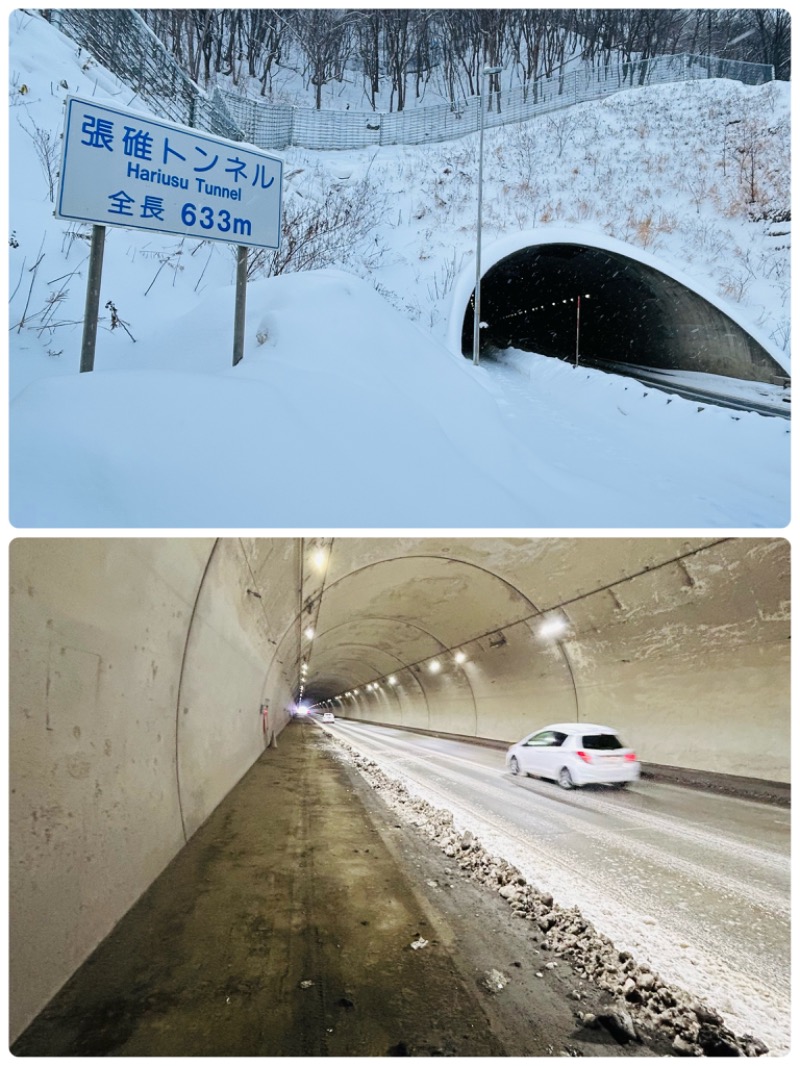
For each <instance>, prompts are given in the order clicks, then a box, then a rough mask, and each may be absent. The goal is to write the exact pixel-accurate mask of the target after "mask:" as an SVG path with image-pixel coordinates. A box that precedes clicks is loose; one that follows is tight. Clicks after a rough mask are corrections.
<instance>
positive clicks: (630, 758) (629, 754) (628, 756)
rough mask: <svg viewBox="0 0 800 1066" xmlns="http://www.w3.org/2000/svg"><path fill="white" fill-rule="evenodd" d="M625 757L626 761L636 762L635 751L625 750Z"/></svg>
mask: <svg viewBox="0 0 800 1066" xmlns="http://www.w3.org/2000/svg"><path fill="white" fill-rule="evenodd" d="M625 758H626V759H627V760H628V762H636V752H635V751H626V752H625Z"/></svg>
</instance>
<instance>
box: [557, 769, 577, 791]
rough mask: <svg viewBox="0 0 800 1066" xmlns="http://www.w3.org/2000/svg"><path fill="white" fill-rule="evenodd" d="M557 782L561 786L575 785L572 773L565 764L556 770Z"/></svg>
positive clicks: (571, 786)
mask: <svg viewBox="0 0 800 1066" xmlns="http://www.w3.org/2000/svg"><path fill="white" fill-rule="evenodd" d="M558 783H559V785H561V787H562V788H573V787H574V785H575V782H574V781H573V780H572V774H571V773H570V772H569V770H568V769H567V768H566V766H562V767H561V769H560V770H559V771H558Z"/></svg>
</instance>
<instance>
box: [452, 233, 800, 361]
mask: <svg viewBox="0 0 800 1066" xmlns="http://www.w3.org/2000/svg"><path fill="white" fill-rule="evenodd" d="M481 320H482V322H483V323H485V326H484V327H483V328H482V329H481V350H482V351H489V350H491V349H497V348H500V349H504V348H519V349H522V350H523V351H528V352H536V353H538V354H540V355H547V356H551V357H554V358H556V359H564V360H569V361H572V362H574V361H575V358H576V353H577V354H578V356H579V358H580V362H581V363H582V364H584V365H585V364H588V365H593V364H594V365H602V364H603V363H609V362H610V363H616V364H623V365H630V366H631V367H634V366H636V367H647V368H653V369H659V370H685V371H694V372H700V373H706V374H719V375H724V376H726V377H735V378H743V379H746V380H751V381H767V382H773V381H777V380H779V379H780V380H781V381H783V380H785V379H786V378H787V377H788V375H787V373H786V371H785V370H784V368H783V367H782V366H781V365H780V364H779V363H778V362H777V361H776V360H775V359H774V358H773V357H772V356H771V355H770V354H769V352H767V350H766V349H765V348H763V347H762V345H760V344H759V343H758V342H757V341H756V340H755V339H754V338H753V337H751V336H750V334H748V333H747V331H746V330H744V329H743V328H742V327H741V326H739V325H738V324H737V323H736V322H734V321H733V319H731V318H729V317H728V315H726V314H725V313H724V312H723V311H721V310H719V308H717V307H715V306H714V305H713V304H711V303H709V302H708V301H707V300H705V299H704V298H703V297H702V296H700V295H699V294H698V293H696V292H693V291H692V290H691V289H689V288H687V287H686V286H685V285H682V284H681V283H680V282H678V281H676V280H675V279H674V278H671V277H669V276H668V275H666V274H663V273H661V272H660V271H658V270H656V269H655V268H653V267H651V266H649V265H647V264H645V263H642V262H639V261H638V260H636V259H633V258H630V257H628V256H626V255H623V254H621V253H620V252H618V251H609V250H607V249H604V248H595V247H590V246H588V245H585V244H580V243H553V244H541V245H534V246H531V247H527V248H522V249H520V250H519V251H516V252H513V253H512V254H510V255H507V256H506V257H505V258H503V259H501V260H499V261H498V262H497V263H496V264H495V265H494V266H492V267H490V268H489V269H488V270H487V271H486V273H485V274H484V275H483V278H482V281H481ZM473 322H474V292H473V293H472V295H471V296H470V299H469V302H468V305H467V307H466V310H465V312H464V320H463V327H462V335H461V350H462V352H463V353H464V355H470V356H471V355H472V343H473Z"/></svg>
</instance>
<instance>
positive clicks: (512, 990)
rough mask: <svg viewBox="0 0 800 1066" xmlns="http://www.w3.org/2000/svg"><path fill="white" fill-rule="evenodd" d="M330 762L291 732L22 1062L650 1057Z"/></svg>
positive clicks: (515, 926) (303, 735)
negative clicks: (588, 1018)
mask: <svg viewBox="0 0 800 1066" xmlns="http://www.w3.org/2000/svg"><path fill="white" fill-rule="evenodd" d="M332 751H333V742H332V741H330V739H329V738H326V737H325V735H324V733H323V732H322V731H321V730H319V729H318V728H317V727H316V726H315V725H313V724H312V723H311V722H299V721H298V722H294V723H292V724H291V725H290V726H289V727H288V728H287V729H285V730H284V732H283V733H282V734H281V736H280V738H279V740H278V746H277V748H268V749H267V750H266V751H265V753H264V754H263V756H262V757H261V758H260V759H259V760H258V761H257V762H256V763H255V765H254V766H253V767H252V768H251V770H250V771H249V772H248V773H247V774H246V775H245V777H244V778H243V779H242V780H241V781H240V782H239V784H238V785H237V786H236V788H234V789H233V791H232V792H231V793H230V794H229V795H228V796H227V797H226V799H225V800H224V801H223V802H222V803H221V804H220V806H219V807H218V808H217V809H216V811H215V812H214V813H213V815H212V816H211V818H210V819H209V820H208V821H207V822H206V824H205V825H204V826H202V827H201V829H200V830H199V831H198V832H197V833H196V834H195V836H194V837H193V838H192V839H191V840H190V841H189V843H188V845H187V846H186V847H185V848H184V849H183V851H182V852H181V853H180V854H179V855H178V856H177V857H176V858H175V859H174V860H173V862H172V863H171V864H170V865H169V866H168V867H167V869H166V870H165V871H164V873H163V874H162V875H161V876H160V877H159V878H158V879H157V880H156V881H155V883H154V884H153V885H152V886H151V887H150V889H149V890H148V891H147V892H146V893H145V894H144V896H142V898H141V899H140V900H139V902H138V903H137V904H136V905H135V906H134V907H133V908H132V909H131V910H130V911H129V912H128V914H127V915H126V916H125V917H124V918H123V919H122V921H121V922H120V923H119V924H118V925H117V927H116V928H115V929H114V931H113V932H112V933H111V935H110V936H109V937H108V938H107V939H106V940H105V941H104V942H103V943H102V944H101V945H100V946H99V947H98V948H97V950H96V951H95V952H94V953H93V955H92V956H91V957H90V958H89V959H88V960H87V961H86V963H84V965H83V966H82V967H81V968H80V969H79V970H78V971H77V972H76V973H75V974H74V976H73V977H72V978H71V979H70V981H68V982H67V984H66V985H65V986H64V987H63V988H62V990H61V991H60V992H59V993H58V994H57V995H56V996H55V998H54V999H53V1000H52V1001H51V1003H50V1004H49V1005H48V1007H46V1008H45V1010H44V1011H42V1013H41V1014H40V1015H39V1016H38V1017H37V1018H36V1019H35V1020H34V1021H33V1023H32V1024H31V1025H30V1026H29V1027H28V1029H27V1030H26V1031H25V1032H24V1033H23V1034H22V1036H21V1037H20V1038H19V1039H18V1040H17V1041H16V1043H15V1044H14V1045H13V1046H12V1052H13V1053H14V1054H16V1055H47V1056H52V1055H57V1056H62V1055H72V1056H75V1055H81V1056H84V1055H106V1056H107V1055H113V1056H123V1055H125V1056H128V1055H139V1056H150V1055H159V1056H178V1055H181V1056H184V1055H192V1056H195V1055H226V1056H227V1055H237V1056H243V1055H259V1056H282V1055H293V1056H333V1055H340V1056H341V1055H357V1056H386V1055H389V1056H391V1055H446V1056H450V1057H452V1056H459V1057H460V1056H478V1055H482V1056H498V1055H501V1056H506V1055H517V1056H544V1055H552V1054H581V1055H602V1056H607V1055H626V1054H627V1055H631V1054H636V1055H637V1056H641V1055H643V1054H649V1055H652V1054H655V1049H654V1048H653V1049H651V1048H649V1047H648V1048H646V1049H644V1048H643V1047H642V1046H641V1045H631V1046H630V1048H629V1047H625V1046H621V1045H619V1044H617V1043H616V1042H615V1041H614V1040H613V1039H612V1038H611V1037H610V1036H609V1035H608V1034H607V1033H605V1032H604V1031H602V1030H588V1029H583V1028H580V1027H579V1026H578V1025H577V1023H576V1015H575V1007H576V1006H577V1005H576V1003H575V1002H574V1000H572V999H570V998H569V990H570V988H571V987H572V986H573V985H574V979H573V978H571V976H570V975H569V974H568V973H566V972H565V973H564V974H563V976H562V975H556V971H552V972H551V971H548V979H547V980H541V976H542V970H543V968H544V963H545V962H546V961H547V960H546V959H545V958H544V957H543V956H542V953H541V952H540V950H539V948H538V944H537V943H536V938H535V937H534V936H533V930H532V927H531V926H530V924H529V923H526V922H525V921H523V920H521V919H518V918H515V917H513V915H511V914H510V911H509V908H508V907H507V906H506V905H505V903H504V902H503V901H502V900H500V899H499V897H498V896H497V894H496V893H492V892H489V891H487V890H486V889H485V888H481V887H480V886H479V885H476V884H475V883H474V882H471V881H468V880H466V879H465V878H464V877H462V876H461V875H460V874H459V873H458V870H457V869H456V867H455V865H454V863H453V861H452V860H448V859H447V858H445V856H444V855H443V853H442V852H441V851H439V850H438V849H436V848H434V847H433V846H432V845H430V844H428V843H426V842H425V841H423V840H422V838H421V837H417V835H416V834H414V833H413V832H409V830H408V829H403V828H401V827H400V826H399V825H397V824H396V819H395V818H394V817H393V815H392V814H391V812H390V811H389V809H388V808H387V807H386V806H385V805H384V804H383V802H382V801H381V800H380V799H379V798H378V797H377V796H376V794H375V793H373V792H372V790H371V789H370V788H369V786H368V785H367V784H366V783H365V781H364V780H363V778H362V777H361V776H360V775H359V774H358V773H357V771H355V770H354V769H352V768H351V767H350V766H349V764H347V763H344V762H342V761H341V760H339V759H337V758H334V757H333V756H332ZM421 940H424V941H426V942H427V943H426V944H425V945H424V946H422V947H418V948H416V949H415V948H413V947H412V944H414V943H418V942H419V941H421ZM562 969H563V967H562ZM492 970H499V971H503V972H505V973H506V974H508V973H511V974H513V980H512V981H511V982H510V983H509V984H508V986H507V987H506V988H505V989H504V990H503V991H502V992H501V993H499V994H492V992H491V991H489V990H488V989H487V987H486V985H485V979H486V974H487V973H489V972H491V971H492ZM537 974H538V979H537ZM571 982H572V983H571ZM582 1006H583V1008H584V1009H589V1005H588V1004H586V1003H584V1004H582ZM662 1053H663V1052H662Z"/></svg>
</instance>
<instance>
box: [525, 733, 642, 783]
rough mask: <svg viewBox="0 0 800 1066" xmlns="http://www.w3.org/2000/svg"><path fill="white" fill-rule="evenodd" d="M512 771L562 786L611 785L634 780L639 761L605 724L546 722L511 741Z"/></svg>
mask: <svg viewBox="0 0 800 1066" xmlns="http://www.w3.org/2000/svg"><path fill="white" fill-rule="evenodd" d="M506 766H507V767H508V769H509V770H510V771H511V773H512V774H530V775H531V776H532V777H546V778H550V779H552V780H553V781H557V782H558V783H559V785H561V787H562V788H574V787H580V786H581V785H592V784H598V785H600V784H602V785H615V786H616V787H617V788H624V787H625V786H626V785H627V784H628V783H629V782H630V781H638V780H639V776H640V774H641V769H642V768H641V763H640V762H639V760H638V759H637V758H636V752H634V751H633V750H632V749H631V748H628V747H626V746H625V744H623V742H622V741H621V740H620V739H619V737H618V736H617V734H616V731H615V730H613V729H610V728H609V727H608V726H605V725H590V724H589V723H587V722H579V723H576V722H565V723H559V724H558V725H549V726H547V727H546V728H545V729H539V730H537V731H536V732H535V733H531V734H530V735H529V736H527V737H525V739H524V740H520V741H518V742H517V743H516V744H512V745H511V747H510V748H509V749H508V751H507V752H506Z"/></svg>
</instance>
